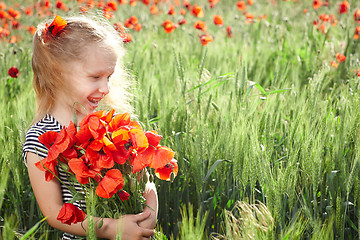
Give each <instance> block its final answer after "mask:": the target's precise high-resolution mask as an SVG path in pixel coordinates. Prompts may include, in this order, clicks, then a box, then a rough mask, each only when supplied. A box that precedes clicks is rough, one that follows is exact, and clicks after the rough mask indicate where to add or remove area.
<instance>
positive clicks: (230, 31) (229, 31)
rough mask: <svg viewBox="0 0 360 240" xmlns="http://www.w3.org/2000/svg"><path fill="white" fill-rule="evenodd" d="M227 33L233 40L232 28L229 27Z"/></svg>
mask: <svg viewBox="0 0 360 240" xmlns="http://www.w3.org/2000/svg"><path fill="white" fill-rule="evenodd" d="M226 33H227V37H229V38H231V37H232V36H233V35H232V30H231V27H230V26H227V27H226Z"/></svg>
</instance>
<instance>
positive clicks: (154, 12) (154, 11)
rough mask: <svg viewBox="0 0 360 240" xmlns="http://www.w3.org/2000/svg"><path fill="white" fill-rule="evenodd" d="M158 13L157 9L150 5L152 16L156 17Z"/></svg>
mask: <svg viewBox="0 0 360 240" xmlns="http://www.w3.org/2000/svg"><path fill="white" fill-rule="evenodd" d="M158 12H159V8H158V7H157V6H156V5H155V4H153V5H151V7H150V13H151V14H152V15H156V14H157V13H158Z"/></svg>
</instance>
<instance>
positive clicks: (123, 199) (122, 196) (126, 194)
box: [119, 190, 130, 201]
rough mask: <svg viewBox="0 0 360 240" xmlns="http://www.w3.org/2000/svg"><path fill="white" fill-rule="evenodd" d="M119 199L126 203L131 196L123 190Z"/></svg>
mask: <svg viewBox="0 0 360 240" xmlns="http://www.w3.org/2000/svg"><path fill="white" fill-rule="evenodd" d="M119 197H120V199H121V201H126V200H128V199H129V197H130V194H129V193H128V192H126V191H125V190H121V191H120V192H119Z"/></svg>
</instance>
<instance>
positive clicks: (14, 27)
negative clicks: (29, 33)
mask: <svg viewBox="0 0 360 240" xmlns="http://www.w3.org/2000/svg"><path fill="white" fill-rule="evenodd" d="M11 26H12V28H13V29H19V28H20V23H19V22H18V21H16V20H14V21H12V22H11Z"/></svg>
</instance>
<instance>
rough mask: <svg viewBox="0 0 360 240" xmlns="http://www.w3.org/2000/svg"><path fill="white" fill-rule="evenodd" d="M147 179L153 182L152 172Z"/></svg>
mask: <svg viewBox="0 0 360 240" xmlns="http://www.w3.org/2000/svg"><path fill="white" fill-rule="evenodd" d="M149 181H150V182H154V175H152V174H150V175H149Z"/></svg>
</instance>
